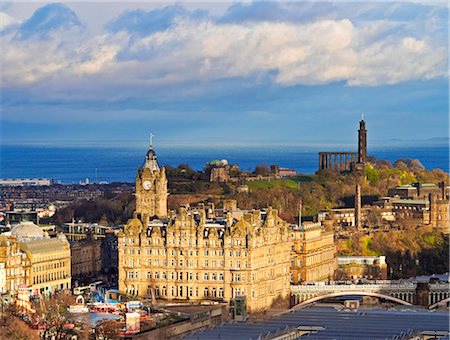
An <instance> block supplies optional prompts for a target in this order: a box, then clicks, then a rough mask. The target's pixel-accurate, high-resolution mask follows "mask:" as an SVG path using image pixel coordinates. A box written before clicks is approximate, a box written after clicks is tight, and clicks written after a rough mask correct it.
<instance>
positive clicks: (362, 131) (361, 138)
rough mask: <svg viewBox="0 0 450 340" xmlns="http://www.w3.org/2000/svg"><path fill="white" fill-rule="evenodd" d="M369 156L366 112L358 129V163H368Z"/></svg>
mask: <svg viewBox="0 0 450 340" xmlns="http://www.w3.org/2000/svg"><path fill="white" fill-rule="evenodd" d="M366 158H367V130H366V122H365V121H364V114H363V116H362V119H361V121H360V122H359V130H358V163H361V164H364V163H366Z"/></svg>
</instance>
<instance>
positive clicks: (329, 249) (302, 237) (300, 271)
mask: <svg viewBox="0 0 450 340" xmlns="http://www.w3.org/2000/svg"><path fill="white" fill-rule="evenodd" d="M290 233H291V239H292V240H293V244H292V249H291V282H292V283H294V284H298V283H301V282H305V281H331V280H333V278H334V275H335V271H336V270H337V260H336V256H337V249H336V244H335V242H334V232H333V231H332V230H331V231H327V230H325V229H324V228H323V226H322V224H321V223H320V222H318V223H311V222H304V223H303V224H302V225H301V226H293V227H291V232H290Z"/></svg>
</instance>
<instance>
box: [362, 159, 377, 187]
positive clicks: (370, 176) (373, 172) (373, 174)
mask: <svg viewBox="0 0 450 340" xmlns="http://www.w3.org/2000/svg"><path fill="white" fill-rule="evenodd" d="M364 172H365V174H366V177H367V180H368V181H369V183H370V184H371V185H373V186H376V185H378V183H379V182H380V170H378V169H375V168H373V167H372V166H371V165H370V164H368V165H367V166H366V168H365V169H364Z"/></svg>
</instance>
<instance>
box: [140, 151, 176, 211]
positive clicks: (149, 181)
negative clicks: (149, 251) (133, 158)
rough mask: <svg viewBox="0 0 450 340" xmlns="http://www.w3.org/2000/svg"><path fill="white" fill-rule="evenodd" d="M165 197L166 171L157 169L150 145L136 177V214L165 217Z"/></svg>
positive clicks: (153, 152) (154, 155) (154, 154)
mask: <svg viewBox="0 0 450 340" xmlns="http://www.w3.org/2000/svg"><path fill="white" fill-rule="evenodd" d="M167 195H168V193H167V178H166V170H165V168H164V167H162V168H160V167H159V164H158V161H157V157H156V153H155V151H154V150H153V146H152V145H151V144H150V149H149V150H148V152H147V155H146V157H145V163H144V166H143V167H142V168H141V167H139V169H138V172H137V176H136V212H137V213H138V214H139V215H147V216H148V217H154V216H156V217H159V218H162V217H166V216H167Z"/></svg>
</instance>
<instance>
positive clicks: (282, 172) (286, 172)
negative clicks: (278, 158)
mask: <svg viewBox="0 0 450 340" xmlns="http://www.w3.org/2000/svg"><path fill="white" fill-rule="evenodd" d="M275 175H276V176H277V177H281V178H286V177H295V176H297V172H296V171H295V170H292V169H287V168H279V169H278V171H277V172H276V174H275Z"/></svg>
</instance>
